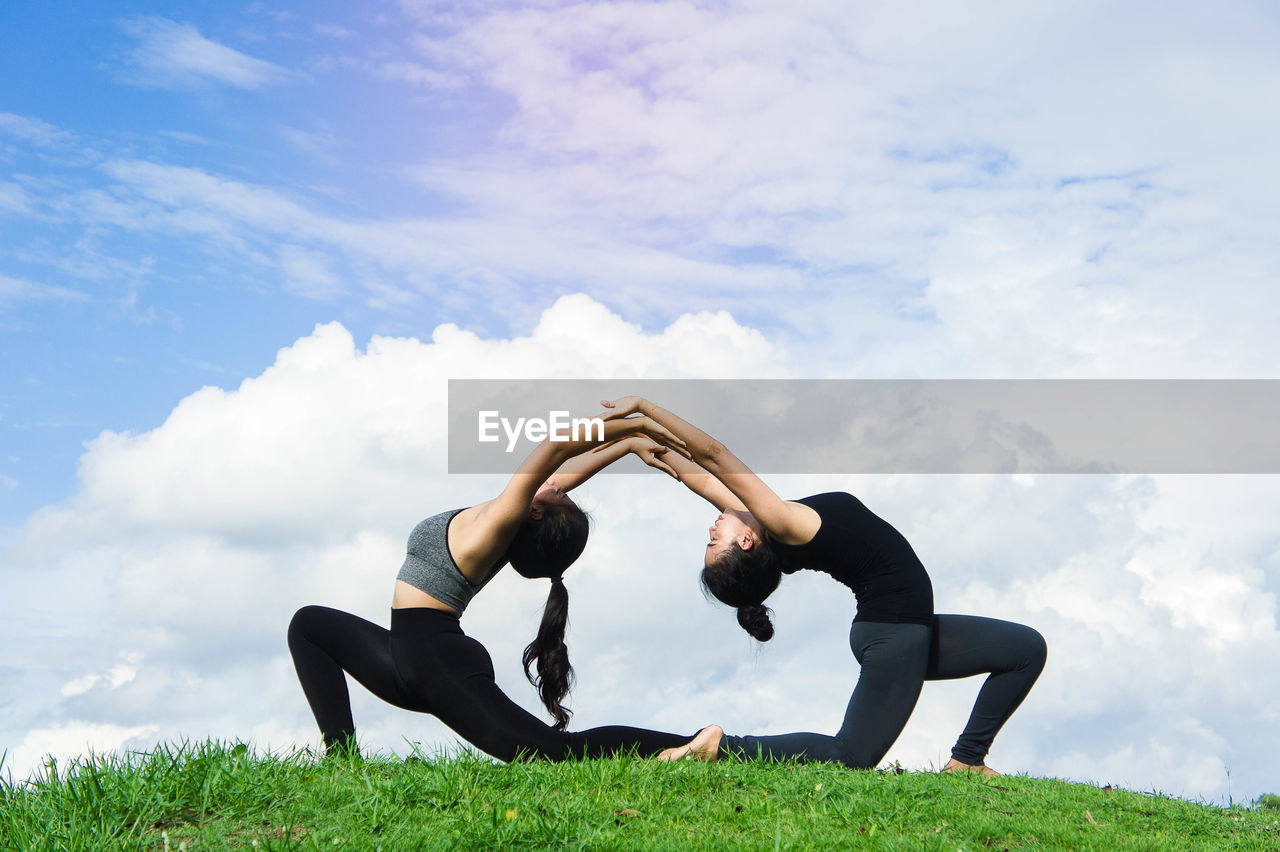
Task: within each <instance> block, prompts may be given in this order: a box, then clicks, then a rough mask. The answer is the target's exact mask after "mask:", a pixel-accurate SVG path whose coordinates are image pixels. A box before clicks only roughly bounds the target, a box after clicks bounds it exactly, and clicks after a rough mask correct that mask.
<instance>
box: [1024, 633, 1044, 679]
mask: <svg viewBox="0 0 1280 852" xmlns="http://www.w3.org/2000/svg"><path fill="white" fill-rule="evenodd" d="M1022 629H1023V631H1024V635H1023V640H1022V641H1023V645H1024V647H1025V649H1026V650H1025V651H1024V654H1025V658H1026V662H1025V663H1024V664H1023V665H1024V666H1025V668H1026V669H1027V670H1028V671H1034V672H1036V673H1037V674H1039V673H1040V671H1041V670H1043V669H1044V664H1045V661H1046V660H1047V659H1048V657H1049V643H1048V642H1046V641H1045V640H1044V637H1043V636H1041V635H1040V631H1038V630H1036V629H1035V628H1033V627H1027V626H1025V625H1023V628H1022Z"/></svg>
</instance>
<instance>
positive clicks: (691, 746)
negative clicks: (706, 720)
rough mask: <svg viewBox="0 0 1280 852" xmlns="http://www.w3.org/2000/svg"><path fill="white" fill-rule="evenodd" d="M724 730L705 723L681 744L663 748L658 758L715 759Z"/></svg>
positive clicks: (718, 752)
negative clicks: (692, 736)
mask: <svg viewBox="0 0 1280 852" xmlns="http://www.w3.org/2000/svg"><path fill="white" fill-rule="evenodd" d="M723 736H724V731H723V730H721V729H720V726H719V725H707V726H706V727H705V728H703V729H702V730H701V731H698V733H697V734H696V735H695V736H694V738H693V739H691V740H689V742H687V743H685V744H684V745H682V746H675V747H674V748H669V749H665V750H664V751H662V752H660V753H659V754H658V760H685V759H688V760H707V761H710V760H715V759H716V757H717V756H719V754H720V738H721V737H723Z"/></svg>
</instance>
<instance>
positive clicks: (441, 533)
mask: <svg viewBox="0 0 1280 852" xmlns="http://www.w3.org/2000/svg"><path fill="white" fill-rule="evenodd" d="M461 511H462V509H450V510H449V511H448V512H441V513H440V514H438V515H432V516H431V517H429V518H427V519H426V520H425V521H423V522H422V523H420V524H418V525H417V526H416V527H414V528H413V532H411V533H409V547H408V553H407V554H406V555H405V558H404V564H403V565H401V566H400V573H399V574H397V575H396V579H397V580H404V581H405V582H406V583H408V584H409V585H410V586H413V587H414V588H415V589H421V590H422V591H424V592H426V593H427V594H429V595H431V597H433V598H435V599H436V600H438V601H440V602H442V603H446V604H448V605H449V606H451V607H453V608H454V609H456V610H457V611H458V614H459V615H461V614H462V611H463V610H464V609H466V608H467V604H469V603H471V599H472V598H473V597H475V595H476V592H478V591H480V590H481V589H483V588H484V587H485V584H486V583H488V582H489V581H490V580H491V579H493V575H494V574H496V573H498V572H497V571H496V570H495V571H493V572H491V573H490V574H489V576H488V577H485V578H484V580H483V581H482V582H481V583H480V585H478V586H473V585H472V584H471V581H470V580H468V579H467V578H466V577H464V576H463V575H462V571H461V570H459V569H458V563H457V562H454V561H453V554H452V553H450V552H449V523H450V522H451V521H452V520H453V518H454V516H455V515H457V514H458V513H459V512H461Z"/></svg>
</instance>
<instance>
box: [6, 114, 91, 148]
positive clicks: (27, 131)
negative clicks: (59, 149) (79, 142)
mask: <svg viewBox="0 0 1280 852" xmlns="http://www.w3.org/2000/svg"><path fill="white" fill-rule="evenodd" d="M0 133H3V134H4V135H5V136H9V137H12V138H14V139H19V140H22V141H24V142H29V143H31V144H32V145H34V146H36V147H38V148H49V147H53V146H55V145H65V144H67V143H70V142H73V141H75V136H73V135H72V134H71V133H68V132H67V131H65V130H62V129H61V128H58V127H55V126H54V125H52V124H49V123H48V122H46V121H41V120H40V119H38V118H31V117H30V116H25V115H15V114H13V113H11V112H0Z"/></svg>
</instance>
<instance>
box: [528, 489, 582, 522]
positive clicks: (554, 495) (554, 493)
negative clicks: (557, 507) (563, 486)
mask: <svg viewBox="0 0 1280 852" xmlns="http://www.w3.org/2000/svg"><path fill="white" fill-rule="evenodd" d="M552 503H561V504H563V505H566V506H576V505H577V504H576V503H574V502H573V499H572V498H571V497H569V495H568V494H566V493H565V492H563V491H561V490H560V489H559V488H558V487H557V486H556V485H554V484H553V483H552V482H551V481H550V480H548V481H547V482H544V483H542V486H541V487H540V488H539V489H538V490H537V492H536V493H535V494H534V495H533V502H532V503H531V504H530V506H529V509H530V514H531V515H535V516H539V517H540V516H541V514H542V509H543V507H544V506H547V505H548V504H552ZM534 510H536V512H535V511H534Z"/></svg>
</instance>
